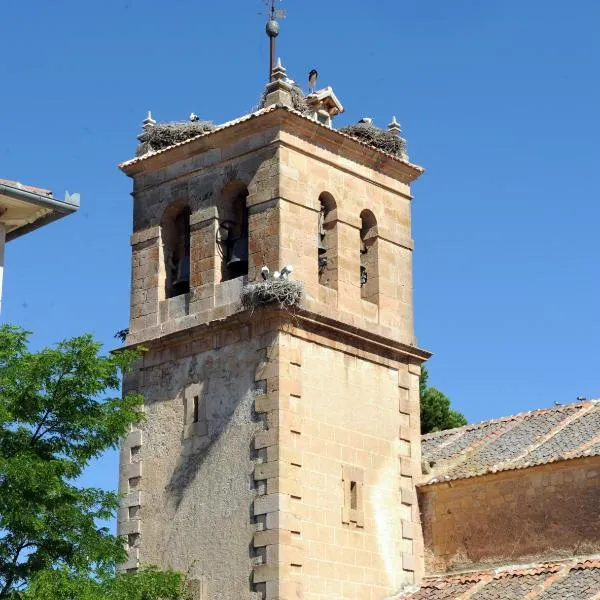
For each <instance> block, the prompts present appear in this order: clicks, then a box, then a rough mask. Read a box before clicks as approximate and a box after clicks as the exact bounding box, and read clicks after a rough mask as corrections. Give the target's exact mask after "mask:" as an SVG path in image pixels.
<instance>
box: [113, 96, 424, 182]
mask: <svg viewBox="0 0 600 600" xmlns="http://www.w3.org/2000/svg"><path fill="white" fill-rule="evenodd" d="M277 109H282V110H285V111H286V112H288V113H292V114H294V115H296V116H298V117H300V118H302V119H304V120H306V121H310V122H311V123H314V124H315V125H317V126H318V127H320V128H322V129H326V130H327V131H334V132H335V133H336V134H337V135H340V136H342V137H344V138H346V139H350V140H353V141H354V142H356V143H357V144H360V145H361V146H364V147H365V148H370V149H371V150H373V151H375V152H378V153H379V154H382V155H383V156H385V157H387V158H390V159H392V160H394V161H396V162H399V163H402V164H404V165H406V166H408V167H411V168H413V169H415V170H416V171H418V172H419V173H423V172H424V171H425V169H424V168H423V167H420V166H419V165H415V164H414V163H411V162H410V161H408V160H404V159H402V158H400V157H399V156H396V155H395V154H390V153H389V152H384V151H383V150H380V149H379V148H376V147H375V146H371V145H370V144H367V143H365V142H363V141H361V140H359V139H357V138H355V137H353V136H351V135H348V134H347V133H343V132H342V131H340V130H339V129H335V128H333V127H329V126H327V125H324V124H323V123H320V122H319V121H315V120H314V119H312V118H311V117H308V116H307V115H305V114H303V113H301V112H299V111H297V110H295V109H293V108H290V107H289V106H286V105H285V104H273V105H271V106H267V107H266V108H261V109H259V110H256V111H253V112H251V113H248V114H246V115H243V116H241V117H238V118H236V119H232V120H231V121H226V122H225V123H222V124H221V125H218V126H217V127H215V128H214V129H213V130H212V131H207V132H206V133H202V134H200V135H196V136H194V137H191V138H189V139H187V140H184V141H182V142H177V143H176V144H173V145H171V146H167V147H166V148H161V149H160V150H154V151H152V152H148V153H147V154H143V155H142V156H136V157H134V158H130V159H129V160H125V161H123V162H121V163H119V165H118V167H119V169H121V170H124V169H125V168H127V167H130V166H131V165H135V164H138V163H140V162H142V161H144V160H147V159H149V158H152V157H154V156H157V155H159V154H164V153H165V152H169V151H170V150H172V149H173V148H178V147H180V146H185V145H186V144H189V143H191V142H193V141H195V140H197V139H199V138H204V137H207V136H211V135H214V134H216V133H218V132H220V131H223V130H225V129H228V128H230V127H233V126H234V125H238V124H239V123H244V122H246V121H249V120H251V119H255V118H258V117H260V116H262V115H265V114H267V113H270V112H274V111H275V110H277Z"/></svg>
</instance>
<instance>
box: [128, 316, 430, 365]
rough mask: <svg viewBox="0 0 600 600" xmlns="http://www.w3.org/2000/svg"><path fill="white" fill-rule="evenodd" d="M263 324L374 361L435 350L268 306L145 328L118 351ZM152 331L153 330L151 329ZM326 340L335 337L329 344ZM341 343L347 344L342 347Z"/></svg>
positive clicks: (422, 356) (413, 357) (418, 357)
mask: <svg viewBox="0 0 600 600" xmlns="http://www.w3.org/2000/svg"><path fill="white" fill-rule="evenodd" d="M253 321H254V322H255V323H262V322H265V321H271V322H272V323H273V324H274V326H273V328H277V329H279V330H280V331H284V332H287V333H290V334H292V335H294V334H296V335H297V334H299V333H300V332H307V333H319V334H321V338H320V339H321V342H317V343H322V344H323V345H328V346H329V345H337V346H338V348H337V349H340V350H342V351H352V353H353V354H356V353H363V354H365V355H367V354H368V355H369V356H365V357H366V358H367V359H369V360H372V361H374V362H381V360H377V359H378V358H379V359H382V358H385V359H389V360H392V361H403V362H413V363H417V364H421V363H422V362H424V361H426V360H427V359H429V358H430V357H431V356H432V353H431V352H428V351H427V350H423V349H421V348H418V347H416V346H411V345H408V344H404V343H402V342H399V341H397V340H393V339H391V338H388V337H385V336H383V335H380V334H377V333H374V332H372V331H370V330H366V329H362V328H359V327H356V326H353V325H350V324H348V323H346V322H343V321H339V320H336V319H334V318H331V317H328V316H325V315H322V314H319V313H316V312H313V311H309V310H298V311H297V312H294V313H290V312H289V311H286V310H281V309H277V308H264V309H260V310H258V311H255V312H254V313H252V314H251V313H250V312H249V311H244V312H236V313H233V314H231V315H230V316H227V317H224V318H222V319H215V320H212V321H208V322H204V323H198V324H197V325H192V326H189V327H185V328H182V329H179V330H176V331H173V332H172V333H163V332H158V331H156V330H153V333H155V334H156V335H155V337H149V338H145V337H144V333H145V332H144V330H141V331H140V332H138V333H139V337H138V339H136V340H135V341H134V342H133V343H129V344H127V345H125V346H123V347H122V348H119V349H118V350H117V351H120V350H125V349H132V348H139V347H142V348H144V349H147V350H152V349H157V348H161V347H163V346H174V345H177V344H179V343H186V342H193V341H195V340H197V339H199V338H202V337H203V336H205V335H208V334H209V333H214V332H215V331H218V330H219V329H227V328H230V327H232V326H235V327H240V326H243V325H246V324H248V323H252V322H253ZM148 333H149V332H148ZM325 340H331V341H332V344H328V343H326V342H325ZM339 344H342V345H344V346H345V348H340V347H339Z"/></svg>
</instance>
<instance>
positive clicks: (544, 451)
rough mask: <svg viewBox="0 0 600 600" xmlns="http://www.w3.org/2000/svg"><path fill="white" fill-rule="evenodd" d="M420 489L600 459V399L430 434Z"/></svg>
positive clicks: (424, 449) (424, 440)
mask: <svg viewBox="0 0 600 600" xmlns="http://www.w3.org/2000/svg"><path fill="white" fill-rule="evenodd" d="M422 452H423V458H424V460H425V461H428V462H429V464H430V465H431V470H432V472H431V473H430V474H429V475H428V476H427V477H426V479H425V480H424V481H423V483H422V485H427V484H432V483H438V482H442V481H449V480H453V479H464V478H467V477H475V476H477V475H485V474H486V473H496V472H498V471H507V470H511V469H521V468H524V467H530V466H535V465H541V464H546V463H550V462H555V461H559V460H567V459H571V458H580V457H584V456H596V455H600V400H585V401H581V402H577V403H574V404H566V405H563V406H556V407H553V408H544V409H540V410H534V411H531V412H527V413H521V414H518V415H514V416H512V417H503V418H501V419H494V420H491V421H483V422H482V423H476V424H474V425H466V426H464V427H459V428H457V429H449V430H447V431H440V432H436V433H430V434H427V435H424V436H423V437H422Z"/></svg>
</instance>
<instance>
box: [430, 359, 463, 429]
mask: <svg viewBox="0 0 600 600" xmlns="http://www.w3.org/2000/svg"><path fill="white" fill-rule="evenodd" d="M428 379H429V373H428V372H427V368H426V367H425V366H423V367H422V368H421V377H420V379H419V397H420V400H421V433H430V432H432V431H442V430H443V429H452V428H453V427H461V426H462V425H466V424H467V419H466V418H465V416H464V415H463V414H462V413H459V412H458V411H456V410H453V409H452V408H450V400H449V399H448V398H447V397H446V396H445V395H444V394H443V393H442V392H440V390H438V389H437V388H434V387H429V386H428V385H427V380H428Z"/></svg>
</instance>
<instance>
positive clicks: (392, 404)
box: [255, 329, 423, 600]
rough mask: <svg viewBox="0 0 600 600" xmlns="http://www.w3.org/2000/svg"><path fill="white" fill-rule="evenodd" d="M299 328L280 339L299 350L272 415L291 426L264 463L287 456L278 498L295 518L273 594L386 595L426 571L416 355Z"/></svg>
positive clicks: (318, 599) (281, 462)
mask: <svg viewBox="0 0 600 600" xmlns="http://www.w3.org/2000/svg"><path fill="white" fill-rule="evenodd" d="M294 333H295V334H297V335H298V336H301V337H295V336H294V337H292V336H286V335H282V341H281V342H280V345H281V346H283V347H285V348H286V349H287V350H286V352H287V356H291V357H293V358H291V362H290V360H286V361H285V362H283V361H282V363H281V367H280V368H281V369H285V371H286V373H287V377H286V379H287V380H288V381H289V383H288V385H287V387H286V389H285V391H283V392H282V391H281V390H280V394H279V412H278V414H277V415H273V416H272V417H271V418H272V419H275V418H276V419H277V420H278V421H280V422H285V423H286V424H287V426H286V427H285V428H278V430H277V432H276V434H275V432H273V435H276V439H277V444H278V448H277V449H275V448H270V450H273V452H272V453H271V456H272V457H273V458H272V459H271V460H274V461H275V462H274V463H270V462H269V463H267V464H266V465H261V466H260V468H261V470H262V469H270V467H269V465H270V464H272V465H273V468H275V467H276V465H278V469H279V470H278V471H277V472H278V473H279V474H280V479H279V481H278V483H277V485H278V492H279V493H278V494H270V497H271V498H270V499H271V504H272V508H271V509H270V510H273V511H277V510H278V511H279V512H278V513H277V512H273V513H271V514H272V522H275V520H276V519H277V520H278V521H279V523H280V524H279V525H278V526H277V528H281V529H283V530H285V532H280V533H281V535H283V536H284V538H279V542H278V543H280V544H283V552H281V550H280V551H279V552H280V557H281V559H280V560H281V562H284V563H285V567H281V565H280V568H279V572H278V574H279V579H280V581H283V582H284V585H283V587H280V589H276V588H272V590H273V591H272V593H268V588H267V595H266V598H268V599H269V598H282V599H287V598H290V599H292V598H294V599H295V598H299V597H303V598H304V599H305V600H325V599H327V600H332V599H340V600H341V599H343V600H358V599H360V600H365V599H371V600H382V599H383V598H387V597H389V596H391V595H393V593H395V592H397V591H398V590H400V589H401V588H402V586H403V585H406V584H408V583H413V582H414V581H415V578H418V577H420V576H422V570H421V566H420V565H421V564H422V555H423V547H422V540H421V536H420V524H419V512H418V507H417V504H416V493H415V491H414V481H415V479H414V478H415V477H416V476H417V475H418V472H419V469H420V454H419V445H418V443H414V441H415V440H418V431H419V426H420V425H419V416H418V400H417V398H418V367H416V366H414V365H410V366H409V365H408V364H406V363H397V362H395V361H386V360H385V359H383V358H382V357H377V356H375V355H370V354H369V353H367V352H364V351H359V350H357V349H354V348H351V347H350V346H347V345H345V344H343V343H342V342H341V341H338V342H336V341H333V340H328V339H327V338H325V337H320V336H319V335H317V334H315V333H310V334H309V333H306V332H304V333H302V332H300V331H299V330H297V329H296V330H295V332H294ZM257 410H258V409H257ZM260 435H261V436H262V435H263V434H260ZM264 435H267V436H268V435H269V432H268V431H267V432H266V433H265V434H264ZM411 440H412V443H411ZM273 443H274V442H273ZM273 483H275V481H273ZM351 484H354V486H355V487H354V489H353V490H352V489H351ZM273 491H275V490H274V489H273ZM352 493H354V502H355V505H354V506H353V503H352V501H353V498H352ZM265 498H266V497H265ZM264 510H266V509H264ZM276 515H277V517H276ZM257 535H258V536H259V537H261V538H262V536H263V535H264V534H257ZM271 548H272V549H273V551H275V546H271ZM286 548H287V550H286ZM268 556H269V555H268V552H267V557H268ZM281 568H285V571H281ZM260 572H261V573H262V571H260ZM267 577H269V574H267ZM272 577H273V579H275V575H272ZM259 580H260V577H259ZM255 581H257V578H256V571H255ZM286 582H287V583H288V585H287V586H286V585H285V583H286ZM274 585H275V584H274ZM280 586H281V584H280Z"/></svg>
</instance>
